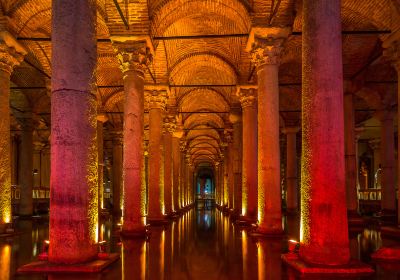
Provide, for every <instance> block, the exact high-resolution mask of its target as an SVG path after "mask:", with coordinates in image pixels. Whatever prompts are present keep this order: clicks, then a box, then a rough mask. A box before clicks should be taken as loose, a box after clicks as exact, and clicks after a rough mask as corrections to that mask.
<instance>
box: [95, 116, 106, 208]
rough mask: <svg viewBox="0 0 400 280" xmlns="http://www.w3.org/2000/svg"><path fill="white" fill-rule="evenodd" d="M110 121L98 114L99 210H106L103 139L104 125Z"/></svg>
mask: <svg viewBox="0 0 400 280" xmlns="http://www.w3.org/2000/svg"><path fill="white" fill-rule="evenodd" d="M107 120H108V118H107V116H106V114H104V113H103V114H97V153H98V159H99V165H98V168H97V172H98V174H99V179H98V186H99V209H100V210H101V209H103V208H104V184H103V183H104V148H103V146H104V138H103V124H104V123H105V122H106V121H107Z"/></svg>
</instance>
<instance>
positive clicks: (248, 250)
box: [242, 230, 258, 280]
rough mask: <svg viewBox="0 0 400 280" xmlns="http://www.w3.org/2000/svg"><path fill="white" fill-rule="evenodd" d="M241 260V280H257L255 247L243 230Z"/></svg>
mask: <svg viewBox="0 0 400 280" xmlns="http://www.w3.org/2000/svg"><path fill="white" fill-rule="evenodd" d="M242 259H243V261H242V265H243V280H253V279H257V275H258V259H257V245H256V243H255V242H254V241H253V240H251V239H250V238H249V235H248V233H247V231H245V230H242Z"/></svg>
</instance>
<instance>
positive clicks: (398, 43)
mask: <svg viewBox="0 0 400 280" xmlns="http://www.w3.org/2000/svg"><path fill="white" fill-rule="evenodd" d="M383 47H384V48H386V49H385V51H384V55H385V56H386V57H388V58H389V59H390V60H391V61H392V65H393V67H394V68H395V69H396V71H397V89H398V90H397V98H398V102H397V104H400V103H399V102H400V33H399V31H397V32H396V33H394V34H392V35H391V36H390V37H389V38H388V39H387V40H386V41H385V42H384V43H383ZM397 120H400V110H397ZM397 136H398V139H400V129H397ZM397 145H398V146H397V151H400V141H398V143H397ZM397 161H398V163H397V168H398V170H397V171H398V172H397V174H398V175H397V176H398V178H399V177H400V156H398V159H397ZM397 184H398V186H399V185H400V180H399V179H398V180H397ZM397 189H398V191H397V195H398V197H397V203H398V205H397V211H398V212H397V223H398V224H399V225H400V191H399V190H400V188H399V187H397Z"/></svg>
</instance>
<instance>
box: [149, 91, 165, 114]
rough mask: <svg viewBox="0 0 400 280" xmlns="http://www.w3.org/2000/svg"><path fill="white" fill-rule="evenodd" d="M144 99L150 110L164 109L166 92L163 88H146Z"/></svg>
mask: <svg viewBox="0 0 400 280" xmlns="http://www.w3.org/2000/svg"><path fill="white" fill-rule="evenodd" d="M145 98H146V99H147V101H148V102H149V108H150V109H162V110H165V109H166V105H167V99H168V91H167V89H166V88H165V87H146V91H145Z"/></svg>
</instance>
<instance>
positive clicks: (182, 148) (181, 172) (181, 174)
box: [179, 139, 186, 208]
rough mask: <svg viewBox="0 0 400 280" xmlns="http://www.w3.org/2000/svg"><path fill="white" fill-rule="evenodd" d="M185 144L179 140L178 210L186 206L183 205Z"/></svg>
mask: <svg viewBox="0 0 400 280" xmlns="http://www.w3.org/2000/svg"><path fill="white" fill-rule="evenodd" d="M185 143H186V142H185V141H184V140H182V139H181V141H180V146H179V149H180V151H181V152H180V169H179V179H180V180H179V205H180V208H184V207H185V206H186V203H185V191H186V181H185V179H186V176H185V174H186V173H185V154H184V152H185V150H186V144H185Z"/></svg>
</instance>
